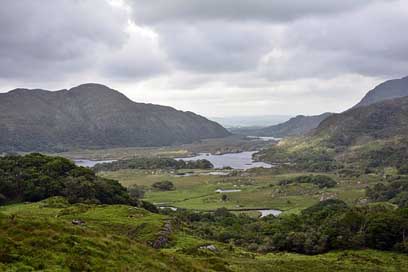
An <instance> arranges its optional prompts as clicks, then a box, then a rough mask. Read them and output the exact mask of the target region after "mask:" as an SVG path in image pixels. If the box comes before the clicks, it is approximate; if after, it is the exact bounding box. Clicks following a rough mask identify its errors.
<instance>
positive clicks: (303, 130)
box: [230, 112, 331, 138]
mask: <svg viewBox="0 0 408 272" xmlns="http://www.w3.org/2000/svg"><path fill="white" fill-rule="evenodd" d="M330 115H331V113H328V112H326V113H323V114H320V115H314V116H304V115H298V116H296V117H293V118H291V119H289V120H288V121H286V122H283V123H280V124H277V125H273V126H268V127H264V128H234V129H230V131H231V132H232V133H234V134H239V135H248V136H260V137H275V138H284V137H288V136H300V135H305V134H307V133H309V132H310V131H311V130H313V129H315V128H316V127H317V126H318V125H319V124H320V122H321V121H322V120H324V119H326V118H327V117H328V116H330Z"/></svg>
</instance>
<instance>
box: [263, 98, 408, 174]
mask: <svg viewBox="0 0 408 272" xmlns="http://www.w3.org/2000/svg"><path fill="white" fill-rule="evenodd" d="M407 135H408V97H401V98H395V99H391V100H385V101H381V102H378V103H374V104H372V105H369V106H362V107H355V108H352V109H350V110H348V111H345V112H343V113H339V114H333V115H331V116H329V117H327V118H326V119H325V120H323V121H322V122H321V123H320V125H319V126H318V127H317V128H316V129H315V130H313V131H312V132H311V133H310V134H309V135H307V136H303V137H297V138H293V139H286V140H284V141H282V142H280V143H279V144H278V145H276V146H273V147H272V148H270V149H267V150H264V151H262V152H260V153H258V154H257V158H258V159H260V160H263V161H267V162H275V163H276V162H290V163H291V164H292V165H294V166H295V167H297V168H299V169H302V170H308V171H332V170H335V169H339V171H341V172H342V173H343V172H347V173H355V172H356V171H357V173H358V174H357V175H360V174H362V173H367V172H369V171H372V170H371V169H378V168H380V169H381V168H384V167H395V168H397V169H398V171H403V170H400V169H405V168H406V169H408V164H407V163H406V162H407V161H408V137H407ZM350 168H351V169H352V170H350ZM356 169H357V170H356Z"/></svg>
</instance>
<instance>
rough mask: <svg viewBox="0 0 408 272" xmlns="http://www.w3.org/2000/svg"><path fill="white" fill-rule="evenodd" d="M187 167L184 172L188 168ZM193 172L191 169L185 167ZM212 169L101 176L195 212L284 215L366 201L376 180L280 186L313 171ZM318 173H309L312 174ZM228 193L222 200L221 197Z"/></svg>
mask: <svg viewBox="0 0 408 272" xmlns="http://www.w3.org/2000/svg"><path fill="white" fill-rule="evenodd" d="M186 171H187V170H186ZM189 171H191V170H189ZM210 172H211V171H206V170H194V173H193V174H191V173H190V175H187V176H180V175H177V174H175V173H174V172H171V171H165V170H156V171H155V170H149V171H147V170H130V169H126V170H119V171H114V172H101V173H99V175H100V176H102V177H105V178H111V179H115V180H118V181H119V182H120V183H121V184H122V185H124V186H126V187H128V186H131V185H139V186H141V187H143V188H144V190H145V191H146V193H145V198H144V199H145V200H147V201H150V202H153V203H160V205H163V206H174V207H177V208H186V209H193V210H214V209H217V208H221V207H226V208H228V209H278V210H282V211H284V212H285V213H293V212H295V213H296V212H299V211H300V210H302V209H304V208H307V207H309V206H311V205H313V204H315V203H317V202H319V201H321V200H322V199H328V198H337V199H340V200H343V201H345V202H346V203H348V204H358V203H360V202H363V201H364V199H365V188H366V187H367V186H371V185H373V184H375V183H377V182H378V181H379V180H380V178H379V177H378V176H375V175H366V176H362V177H359V178H342V177H338V176H336V175H334V174H326V175H329V176H330V177H332V178H334V179H335V180H336V181H337V185H336V186H335V187H334V188H319V187H318V186H315V185H312V184H290V185H285V186H283V185H279V184H278V183H279V181H281V180H283V179H288V178H291V177H296V176H300V175H309V174H312V173H307V172H304V173H290V174H271V171H268V170H265V169H264V170H260V171H257V170H251V171H230V172H229V175H228V176H213V175H209V173H210ZM316 174H317V173H313V175H316ZM164 180H168V181H171V182H172V183H173V184H174V186H175V190H172V191H158V190H154V189H152V188H151V185H152V184H153V183H155V182H158V181H164ZM217 189H223V190H226V189H234V190H241V191H240V192H230V193H217V192H215V191H216V190H217ZM223 194H225V195H227V199H226V200H225V201H223V200H222V195H223Z"/></svg>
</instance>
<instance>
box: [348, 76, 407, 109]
mask: <svg viewBox="0 0 408 272" xmlns="http://www.w3.org/2000/svg"><path fill="white" fill-rule="evenodd" d="M404 96H408V76H407V77H404V78H401V79H392V80H388V81H385V82H383V83H381V84H380V85H378V86H376V87H375V88H374V89H372V90H371V91H369V92H368V93H367V94H366V95H365V96H364V97H363V99H362V100H361V101H360V102H359V103H358V104H357V105H355V106H354V107H361V106H367V105H371V104H373V103H376V102H380V101H384V100H387V99H393V98H398V97H404Z"/></svg>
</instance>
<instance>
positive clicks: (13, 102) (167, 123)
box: [0, 83, 229, 152]
mask: <svg viewBox="0 0 408 272" xmlns="http://www.w3.org/2000/svg"><path fill="white" fill-rule="evenodd" d="M0 132H1V133H0V151H3V152H4V151H60V150H67V149H72V148H107V147H131V146H161V145H173V144H183V143H191V142H193V141H196V140H201V139H205V138H218V137H225V136H228V135H229V133H228V132H227V131H226V130H225V129H224V128H223V127H222V126H220V125H219V124H217V123H215V122H213V121H210V120H208V119H206V118H205V117H202V116H200V115H197V114H195V113H192V112H183V111H179V110H176V109H174V108H171V107H168V106H159V105H154V104H146V103H136V102H133V101H132V100H130V99H129V98H127V97H126V96H125V95H123V94H122V93H120V92H118V91H116V90H113V89H111V88H109V87H107V86H104V85H101V84H96V83H87V84H82V85H79V86H76V87H73V88H71V89H69V90H67V89H63V90H59V91H54V92H53V91H47V90H42V89H33V90H29V89H23V88H19V89H14V90H11V91H10V92H8V93H2V94H0Z"/></svg>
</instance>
